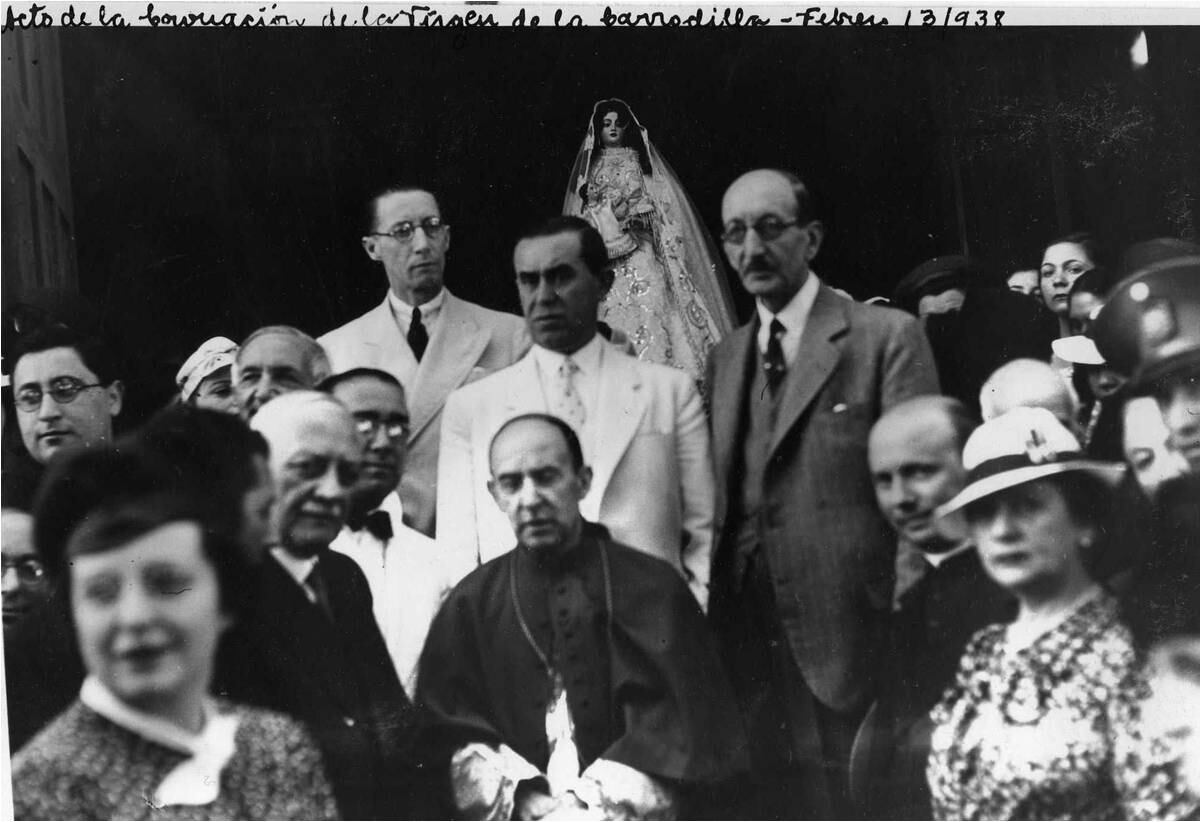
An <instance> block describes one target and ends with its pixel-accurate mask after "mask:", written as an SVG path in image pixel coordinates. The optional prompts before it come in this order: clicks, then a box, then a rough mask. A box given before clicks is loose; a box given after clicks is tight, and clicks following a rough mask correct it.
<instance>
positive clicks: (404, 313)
mask: <svg viewBox="0 0 1201 822" xmlns="http://www.w3.org/2000/svg"><path fill="white" fill-rule="evenodd" d="M445 295H446V289H445V288H443V289H441V290H440V291H438V293H437V294H436V295H435V296H434V298H433V299H432V300H430V301H428V302H424V303H422V304H421V305H419V306H417V307H418V308H420V309H421V319H422V322H425V321H428V320H431V319H433V317H434V315H435V314H437V313H438V311H439V310H440V309H441V308H442V301H443V297H444V296H445ZM388 305H390V306H392V311H393V312H395V314H396V316H397V317H400V318H401V319H403V320H404V321H405V322H406V323H407V322H410V321H411V320H412V319H413V306H411V305H409V304H408V303H406V302H405V301H404V300H402V299H401V298H400V297H397V296H396V294H395V292H393V291H392V289H390V288H389V289H388Z"/></svg>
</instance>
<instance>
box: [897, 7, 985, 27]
mask: <svg viewBox="0 0 1201 822" xmlns="http://www.w3.org/2000/svg"><path fill="white" fill-rule="evenodd" d="M1004 16H1005V12H1003V11H1000V10H988V9H962V8H961V9H956V8H954V7H951V6H948V7H946V8H942V9H908V10H906V12H905V25H906V26H964V27H966V26H1000V25H1001V19H1002V18H1003V17H1004Z"/></svg>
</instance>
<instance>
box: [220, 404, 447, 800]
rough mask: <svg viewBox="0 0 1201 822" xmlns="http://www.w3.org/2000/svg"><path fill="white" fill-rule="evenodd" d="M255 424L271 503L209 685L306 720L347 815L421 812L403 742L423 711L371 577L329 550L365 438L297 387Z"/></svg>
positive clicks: (421, 791) (340, 412)
mask: <svg viewBox="0 0 1201 822" xmlns="http://www.w3.org/2000/svg"><path fill="white" fill-rule="evenodd" d="M253 425H254V428H255V430H257V431H259V432H260V433H262V434H263V436H264V437H265V438H266V440H267V442H268V444H269V445H270V448H271V468H272V474H273V476H274V478H275V490H276V506H275V511H274V513H273V515H272V523H271V531H272V535H271V541H272V542H273V547H272V548H271V550H270V556H269V557H268V558H266V559H265V560H264V562H263V567H262V569H261V572H260V575H259V579H258V580H257V590H256V591H255V595H254V597H253V600H252V601H253V602H254V603H255V605H254V608H253V611H252V613H251V614H249V615H248V616H247V617H246V618H245V619H244V620H243V622H242V624H240V625H239V626H237V627H236V628H235V629H234V630H233V632H231V634H230V635H229V636H228V637H227V638H226V641H225V643H224V645H223V646H222V653H221V656H220V658H219V661H218V669H217V676H216V681H215V682H214V691H215V692H216V693H218V694H221V695H223V696H228V697H229V698H230V699H233V700H235V701H241V702H249V703H251V704H257V705H262V706H264V707H267V708H271V709H273V710H277V711H281V712H283V713H287V714H290V715H292V716H294V717H296V718H298V719H300V720H301V721H303V722H304V723H305V724H306V725H307V726H308V728H309V730H310V731H311V732H312V733H313V735H314V736H315V737H316V739H317V742H318V744H319V745H320V746H321V751H322V755H323V757H324V759H325V767H326V771H327V772H328V774H329V777H330V781H331V782H332V783H333V786H334V795H335V797H336V799H337V801H338V808H339V811H340V812H341V814H342V816H343V817H344V818H347V819H396V818H423V816H424V815H426V814H428V813H429V812H430V809H429V808H428V807H427V806H425V805H422V804H421V803H422V802H423V801H424V800H425V797H427V796H428V795H430V792H429V791H428V790H427V789H425V788H424V787H421V786H420V783H421V778H420V774H419V772H418V771H417V768H416V766H415V765H414V764H413V762H412V758H411V752H410V751H409V750H407V746H408V742H409V740H410V739H411V738H412V734H413V733H414V732H415V731H416V712H415V709H414V708H413V706H412V704H411V703H410V702H409V700H408V698H407V697H406V696H405V694H404V691H403V689H402V688H401V685H400V680H399V679H398V678H397V676H396V670H395V668H394V667H393V665H392V661H391V659H390V658H389V656H388V650H387V647H386V646H385V645H384V640H383V637H382V636H381V635H380V632H379V628H378V627H377V626H376V623H375V617H374V615H373V613H372V603H371V591H370V588H369V587H368V585H367V579H366V578H365V577H364V576H363V573H362V571H360V570H359V568H358V566H357V565H355V563H354V560H352V559H350V558H349V557H345V556H343V555H341V554H338V553H335V552H333V551H330V550H329V544H330V542H332V541H333V539H334V537H336V536H337V535H338V532H339V531H340V530H341V528H342V524H343V522H344V521H345V518H346V506H347V499H348V494H349V491H350V489H351V487H352V486H353V485H354V483H355V481H356V479H357V477H358V472H359V461H360V458H361V456H362V445H361V443H360V442H359V439H358V436H357V434H356V431H355V424H354V420H353V418H352V417H351V416H350V413H349V412H348V411H347V410H346V409H345V408H344V407H343V406H342V405H341V404H339V403H338V402H337V401H336V400H334V399H333V398H332V397H330V396H329V395H327V394H321V393H318V392H314V391H296V392H292V393H289V394H284V395H282V396H280V397H277V398H275V399H273V400H271V401H270V402H268V403H267V404H265V405H264V406H263V407H262V408H261V409H260V410H259V412H258V413H257V414H256V415H255V417H254V421H253Z"/></svg>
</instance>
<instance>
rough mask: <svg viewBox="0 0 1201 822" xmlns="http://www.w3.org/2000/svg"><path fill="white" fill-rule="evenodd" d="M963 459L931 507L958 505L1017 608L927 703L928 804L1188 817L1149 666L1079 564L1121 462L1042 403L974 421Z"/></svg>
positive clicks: (985, 633) (1058, 814)
mask: <svg viewBox="0 0 1201 822" xmlns="http://www.w3.org/2000/svg"><path fill="white" fill-rule="evenodd" d="M963 459H964V466H965V468H967V470H968V479H969V483H968V485H967V487H966V488H965V489H964V491H963V492H962V493H960V494H959V496H957V497H956V498H955V499H953V500H951V501H950V502H949V503H947V505H946V506H944V507H943V509H941V510H940V511H939V514H940V515H941V516H942V518H943V519H942V521H943V523H944V525H948V526H949V525H953V524H954V523H955V522H956V521H957V519H958V517H960V516H962V520H961V521H962V522H966V528H967V532H968V534H970V536H971V538H972V539H973V540H974V542H975V544H976V547H977V550H979V551H980V558H981V561H982V563H983V565H984V568H985V569H986V571H987V572H988V573H989V575H990V576H991V577H992V578H993V579H994V580H996V582H997V583H998V584H1000V585H1001V586H1003V587H1004V588H1006V589H1007V590H1009V591H1010V592H1011V593H1013V594H1014V595H1015V596H1016V597H1017V599H1018V603H1019V611H1018V617H1017V619H1016V620H1014V622H1012V623H1010V624H1008V625H992V626H989V627H988V628H985V629H983V630H982V631H980V632H979V633H978V634H976V636H975V637H974V638H973V639H972V641H971V643H969V645H968V648H967V650H966V651H965V653H964V656H963V659H962V661H961V663H960V667H959V672H958V674H957V676H956V679H955V682H954V683H953V684H952V685H951V687H950V688H949V689H948V690H947V691H946V693H945V694H944V696H943V699H942V701H941V702H940V704H939V705H938V706H937V707H936V708H935V709H934V711H933V713H932V717H933V720H934V723H935V731H934V734H933V737H932V740H931V753H930V760H929V763H928V767H927V776H928V778H929V780H930V788H931V794H932V797H933V807H934V814H935V816H936V817H937V818H939V819H1177V818H1181V817H1185V816H1191V817H1192V818H1196V815H1197V797H1196V795H1195V794H1193V793H1192V792H1191V791H1190V790H1189V788H1188V787H1187V785H1186V781H1185V780H1184V778H1183V770H1182V763H1181V761H1180V758H1179V755H1177V754H1173V753H1171V751H1170V749H1169V748H1168V746H1167V745H1166V744H1165V742H1166V740H1164V739H1160V738H1155V737H1154V735H1152V734H1149V733H1148V732H1147V726H1146V724H1145V723H1144V722H1143V720H1142V716H1141V712H1142V705H1143V703H1144V701H1145V700H1146V699H1147V697H1148V696H1149V690H1148V686H1147V680H1146V678H1145V676H1144V674H1143V671H1142V668H1141V666H1140V664H1139V660H1137V659H1136V655H1135V651H1134V647H1133V644H1132V642H1131V637H1130V632H1129V631H1128V630H1127V629H1126V627H1125V626H1123V625H1122V624H1121V623H1120V622H1119V621H1118V608H1117V602H1116V601H1115V599H1114V598H1113V597H1112V596H1111V595H1110V594H1109V593H1108V592H1106V591H1105V590H1103V589H1102V587H1101V586H1100V585H1099V584H1098V583H1097V582H1096V581H1095V580H1093V579H1092V578H1091V576H1090V575H1089V573H1088V565H1089V561H1090V557H1091V556H1092V554H1093V553H1094V551H1095V549H1096V546H1097V542H1098V541H1099V540H1100V539H1101V537H1102V536H1103V534H1104V532H1105V521H1104V519H1105V512H1106V511H1107V502H1108V500H1109V498H1110V492H1109V487H1110V485H1111V484H1112V483H1113V482H1114V481H1116V479H1117V478H1118V477H1120V476H1121V471H1120V468H1118V467H1116V466H1111V465H1108V464H1106V463H1098V462H1093V461H1090V460H1086V459H1084V458H1083V455H1082V454H1081V452H1080V447H1079V444H1078V443H1077V442H1076V440H1075V438H1074V437H1073V436H1072V435H1071V434H1070V433H1069V432H1068V431H1067V429H1065V428H1064V427H1063V426H1062V425H1061V424H1060V423H1059V422H1058V421H1056V420H1055V418H1054V417H1053V416H1052V415H1051V413H1050V412H1049V411H1046V410H1044V409H1041V408H1017V409H1014V410H1012V411H1010V412H1009V413H1007V414H1004V415H1002V416H1000V417H997V418H996V419H994V420H991V421H989V422H987V423H985V424H984V425H983V426H981V427H980V428H979V429H977V430H976V432H975V433H974V434H973V435H972V436H971V438H970V439H969V440H968V443H967V445H966V447H965V449H964V454H963ZM1193 708H1195V706H1191V708H1190V709H1193Z"/></svg>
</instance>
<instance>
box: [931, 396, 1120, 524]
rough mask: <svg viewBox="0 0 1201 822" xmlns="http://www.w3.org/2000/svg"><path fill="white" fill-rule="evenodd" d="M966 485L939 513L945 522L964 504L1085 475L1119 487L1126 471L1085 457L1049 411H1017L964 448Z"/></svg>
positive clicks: (985, 426) (992, 422)
mask: <svg viewBox="0 0 1201 822" xmlns="http://www.w3.org/2000/svg"><path fill="white" fill-rule="evenodd" d="M963 467H964V469H965V470H966V471H967V485H966V486H965V487H964V489H963V490H962V491H960V492H959V494H957V495H956V496H955V497H954V498H952V499H951V500H950V501H948V502H947V503H945V504H944V505H942V506H941V507H940V508H938V509H937V510H936V511H935V512H934V514H935V516H936V517H939V518H942V517H945V516H946V515H948V514H951V513H954V512H955V511H958V510H960V509H961V508H963V507H964V506H965V505H968V504H969V503H972V502H975V501H976V500H979V499H983V498H984V497H987V496H990V495H992V494H995V493H997V492H998V491H1004V490H1005V489H1006V488H1012V487H1014V486H1015V485H1022V484H1023V483H1027V482H1032V481H1034V480H1038V479H1043V478H1044V477H1050V476H1054V475H1056V474H1063V473H1066V472H1068V471H1084V472H1086V473H1089V474H1092V475H1093V476H1095V477H1098V478H1099V479H1101V480H1104V481H1105V482H1106V483H1108V484H1109V485H1116V484H1117V483H1118V481H1119V480H1120V479H1121V478H1122V473H1123V471H1124V470H1125V468H1124V466H1123V465H1121V464H1120V463H1111V462H1100V461H1098V460H1091V459H1088V458H1086V457H1085V456H1084V453H1083V452H1082V451H1081V450H1080V443H1079V442H1077V441H1076V438H1075V437H1074V436H1072V434H1071V432H1070V431H1068V429H1067V428H1065V427H1064V426H1063V423H1061V422H1059V420H1057V419H1055V415H1054V414H1052V413H1051V412H1050V411H1048V410H1047V409H1045V408H1027V407H1024V406H1023V407H1019V408H1014V409H1012V410H1010V411H1008V412H1006V413H1004V414H1002V415H1001V416H999V417H995V418H994V419H991V420H989V421H988V422H986V423H984V424H983V425H981V426H980V427H979V428H977V429H976V430H975V431H973V432H972V435H971V436H970V437H968V441H967V445H965V446H964V448H963Z"/></svg>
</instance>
